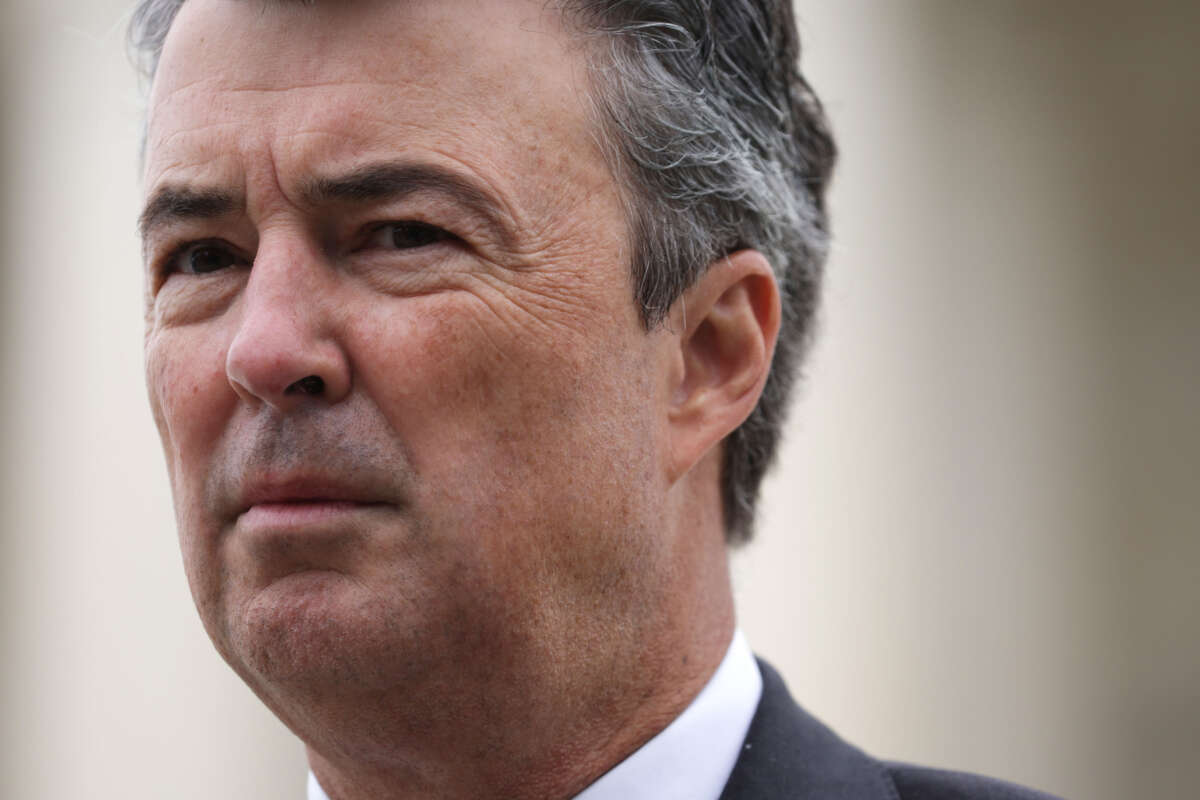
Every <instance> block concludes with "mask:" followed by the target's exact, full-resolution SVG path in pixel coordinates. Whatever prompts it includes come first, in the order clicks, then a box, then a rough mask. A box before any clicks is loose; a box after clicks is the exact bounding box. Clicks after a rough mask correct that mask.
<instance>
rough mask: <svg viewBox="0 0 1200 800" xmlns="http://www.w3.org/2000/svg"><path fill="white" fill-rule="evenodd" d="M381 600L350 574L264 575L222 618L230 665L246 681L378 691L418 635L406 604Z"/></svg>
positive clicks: (389, 682)
mask: <svg viewBox="0 0 1200 800" xmlns="http://www.w3.org/2000/svg"><path fill="white" fill-rule="evenodd" d="M385 605H386V604H385V603H384V602H383V601H382V600H381V599H380V598H379V597H378V596H376V595H374V594H373V593H371V592H369V591H368V589H367V588H366V587H365V586H363V585H362V584H361V583H359V582H358V581H356V580H354V579H353V578H350V577H348V576H346V575H344V574H342V573H339V572H335V571H330V570H316V569H314V570H304V571H299V572H294V573H291V574H289V575H286V576H283V577H280V578H277V579H275V580H273V581H271V582H270V583H269V584H268V585H267V586H265V587H263V588H262V589H259V590H258V591H257V592H256V593H255V594H254V596H253V597H252V598H250V600H249V601H248V602H247V603H245V604H244V605H242V607H241V613H239V614H235V615H233V618H232V619H230V620H229V621H228V627H227V631H228V641H227V645H228V647H225V648H220V649H221V650H222V653H223V654H224V655H225V658H226V660H227V661H229V663H230V665H231V666H232V667H233V668H234V669H235V670H236V671H237V672H239V673H240V674H242V676H243V678H246V679H247V680H248V682H250V683H251V685H252V686H255V685H257V686H261V687H262V688H264V689H266V690H267V691H270V690H271V688H272V687H273V688H275V689H285V688H291V689H294V690H299V691H304V690H311V691H319V692H323V693H325V692H330V693H336V692H341V691H346V692H361V691H378V690H382V689H385V688H388V687H389V686H394V685H395V683H396V681H397V680H403V679H404V677H403V675H402V674H401V673H403V672H404V671H405V669H406V667H411V665H412V664H413V655H414V645H415V644H416V640H418V639H420V638H421V637H419V636H413V632H412V631H405V629H404V628H405V626H404V625H403V623H402V620H404V619H406V618H411V616H410V614H408V613H405V612H406V611H410V610H409V609H398V608H386V607H384V606H385Z"/></svg>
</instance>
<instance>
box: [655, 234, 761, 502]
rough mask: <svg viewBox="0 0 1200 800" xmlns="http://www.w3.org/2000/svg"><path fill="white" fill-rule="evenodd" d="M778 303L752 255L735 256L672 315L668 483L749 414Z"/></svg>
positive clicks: (713, 268) (718, 265)
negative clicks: (675, 338)
mask: <svg viewBox="0 0 1200 800" xmlns="http://www.w3.org/2000/svg"><path fill="white" fill-rule="evenodd" d="M779 303H780V301H779V287H778V285H777V284H776V283H775V275H774V273H773V272H772V271H771V265H770V264H768V263H767V260H766V259H765V258H764V257H763V255H762V254H761V253H759V252H758V251H757V250H739V251H737V252H736V253H733V254H731V255H729V256H726V257H724V258H722V259H720V260H719V261H715V262H713V263H712V264H711V265H709V267H708V270H707V271H706V272H705V273H704V274H703V275H702V276H701V277H700V279H699V280H698V281H696V283H695V284H694V285H693V286H692V287H691V288H689V289H688V290H687V291H686V292H684V294H683V296H682V297H680V299H679V300H677V301H676V302H675V305H674V306H673V307H672V309H671V324H672V329H673V330H676V331H679V334H678V343H677V344H678V348H679V350H678V353H677V354H676V355H675V358H674V362H675V367H674V369H673V370H672V375H671V380H672V385H671V403H670V419H669V421H670V430H671V464H670V479H671V481H672V482H674V481H676V480H678V479H679V477H680V476H682V475H683V474H684V473H686V472H687V471H688V470H690V469H691V468H692V467H693V466H695V464H696V463H697V462H698V461H700V459H701V458H703V457H704V455H705V454H706V453H708V452H709V451H710V450H711V449H712V448H713V447H715V446H716V445H718V444H719V443H720V442H721V440H722V439H724V438H725V437H726V436H727V435H728V434H729V433H731V432H732V431H733V430H734V429H735V428H737V427H738V426H739V425H741V424H742V422H743V421H745V419H746V417H748V416H750V412H751V411H753V410H754V406H755V404H756V403H757V402H758V397H759V395H760V394H762V390H763V386H764V384H765V383H766V380H767V373H768V372H769V371H770V368H771V356H772V355H773V354H774V352H775V339H776V337H777V336H778V335H779V315H780V305H779Z"/></svg>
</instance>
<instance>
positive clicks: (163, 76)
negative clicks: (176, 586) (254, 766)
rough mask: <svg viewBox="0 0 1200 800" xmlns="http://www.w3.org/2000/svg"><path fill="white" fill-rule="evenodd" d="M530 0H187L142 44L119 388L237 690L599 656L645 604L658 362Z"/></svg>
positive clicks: (662, 366) (563, 63)
mask: <svg viewBox="0 0 1200 800" xmlns="http://www.w3.org/2000/svg"><path fill="white" fill-rule="evenodd" d="M544 5H545V4H544V3H542V2H541V0H511V1H510V2H488V3H477V2H473V1H472V0H461V1H460V0H422V1H420V2H403V3H397V2H356V3H318V4H316V5H315V6H306V5H301V4H292V3H269V4H264V3H258V2H249V1H248V0H188V2H187V3H186V4H185V5H184V7H183V9H182V11H181V12H180V15H179V18H178V19H177V20H176V23H175V25H174V27H173V29H172V33H171V35H170V38H169V39H168V42H167V46H166V48H165V52H164V56H163V59H162V62H161V66H160V71H159V75H158V78H157V82H156V86H155V91H154V95H153V99H152V107H151V119H150V128H149V138H148V151H147V166H146V173H145V191H146V196H147V200H148V207H147V208H148V210H147V213H146V215H145V217H144V223H145V225H146V254H147V287H148V291H147V297H148V301H147V302H148V309H147V337H146V375H147V383H148V386H149V394H150V400H151V405H152V408H153V411H154V414H155V418H156V421H157V424H158V427H159V431H160V433H161V435H162V439H163V444H164V448H165V451H166V456H167V462H168V468H169V470H170V475H171V480H172V485H173V490H174V496H175V504H176V512H177V517H178V522H179V532H180V538H181V543H182V549H183V555H184V562H185V566H186V570H187V574H188V579H189V582H190V584H191V587H192V592H193V594H194V596H195V599H196V603H197V606H198V607H199V610H200V613H201V616H202V618H203V620H204V623H205V626H206V628H207V629H208V632H209V634H210V635H211V636H212V638H213V640H214V642H215V643H216V645H217V647H218V649H219V650H220V651H221V652H222V654H223V655H224V656H225V658H226V659H227V660H229V661H230V663H231V664H232V665H233V666H234V668H235V669H237V670H238V671H239V672H240V673H241V674H242V675H243V677H245V678H246V679H247V680H248V681H249V682H250V683H251V685H252V686H254V687H255V688H256V689H257V690H258V691H259V692H260V693H262V694H264V696H266V698H267V699H268V701H269V702H270V696H271V694H272V692H273V689H271V688H270V687H271V686H279V685H292V686H311V687H316V686H319V685H320V686H326V685H328V684H329V682H330V681H331V680H336V681H338V682H340V683H341V684H343V685H345V686H347V687H350V686H354V687H370V688H375V689H381V690H382V689H386V688H387V687H389V686H391V685H393V684H394V682H395V681H397V680H401V679H403V680H407V681H410V682H414V683H415V685H418V686H419V685H421V681H424V682H425V683H426V684H429V685H432V684H433V682H435V681H436V680H438V678H437V677H436V676H437V675H438V674H440V673H439V670H440V669H442V668H444V667H445V665H446V664H448V663H454V664H455V665H456V667H455V668H456V669H457V670H458V673H459V674H461V673H462V672H463V671H464V670H466V671H470V670H475V671H477V672H478V677H480V679H481V680H485V679H487V677H488V676H491V675H493V674H494V675H496V677H497V680H499V681H510V682H511V681H513V678H514V675H517V676H519V675H520V674H521V673H522V670H524V669H525V668H526V667H527V666H528V664H531V663H537V662H539V660H540V661H541V663H545V662H546V661H547V660H548V659H554V658H557V659H558V660H559V661H561V660H562V659H563V658H568V659H569V658H571V656H570V655H569V654H570V653H572V652H575V651H578V652H579V659H580V660H581V662H582V663H587V664H589V668H595V669H604V668H606V667H607V666H611V665H610V664H609V662H608V659H609V658H616V657H619V654H620V652H621V651H622V647H621V644H620V641H624V640H625V639H632V638H635V637H636V635H637V631H636V628H637V624H638V623H637V619H638V617H639V614H640V613H641V611H640V609H639V607H638V606H639V603H640V602H644V601H646V600H647V598H649V597H650V596H651V595H652V594H653V592H655V591H656V589H655V583H656V582H655V581H654V580H653V579H652V576H653V575H654V573H655V572H656V571H658V570H659V569H660V568H661V566H662V564H661V562H662V557H661V548H660V545H659V544H658V543H657V540H656V537H655V536H654V535H653V534H652V532H654V531H656V530H658V529H659V528H660V526H661V520H660V518H659V515H660V513H661V512H660V510H659V509H660V507H661V499H662V497H663V493H664V492H665V491H666V488H665V486H664V478H663V474H664V470H663V468H662V463H663V459H664V458H665V455H664V451H665V450H666V447H665V446H664V444H663V443H664V439H665V435H666V434H665V432H664V423H663V422H662V421H661V417H662V413H661V412H662V409H663V408H664V407H665V404H666V403H668V402H669V398H668V394H669V392H668V388H667V382H666V379H665V376H664V375H665V372H666V370H667V367H666V364H667V362H668V360H669V356H668V348H667V347H666V345H665V341H666V339H665V336H664V335H663V334H659V333H652V334H647V333H646V332H645V331H644V330H643V329H642V326H641V325H640V323H639V321H638V316H637V312H636V310H635V307H634V305H633V302H632V297H633V290H632V288H631V286H630V278H629V270H628V247H627V240H626V236H627V227H626V225H625V223H624V220H623V216H622V212H621V206H620V201H619V198H618V193H617V189H616V186H615V183H614V181H613V178H612V176H611V174H610V172H609V171H608V169H606V167H605V164H604V162H603V159H602V157H601V154H600V152H599V150H598V147H597V145H596V142H595V138H594V127H593V125H592V124H591V123H590V121H589V119H588V118H587V115H586V113H585V108H586V100H585V97H584V96H583V89H582V87H583V85H584V80H583V76H582V74H581V63H582V60H581V56H580V54H579V53H578V52H576V51H573V50H571V49H570V48H571V45H570V40H569V39H568V37H567V36H566V35H565V33H564V32H563V31H562V30H561V29H560V28H559V27H558V26H559V24H560V23H559V22H558V20H557V19H556V18H555V17H554V16H553V15H551V14H550V13H549V12H546V11H544V10H543V7H544ZM306 379H307V380H306ZM651 607H653V606H652V605H651ZM584 634H586V635H584ZM601 652H603V653H608V654H609V656H608V657H607V658H603V659H602V658H599V657H598V656H597V654H598V653H601ZM564 654H568V655H566V656H564ZM613 654H617V655H613ZM506 673H507V674H506ZM518 680H519V677H518Z"/></svg>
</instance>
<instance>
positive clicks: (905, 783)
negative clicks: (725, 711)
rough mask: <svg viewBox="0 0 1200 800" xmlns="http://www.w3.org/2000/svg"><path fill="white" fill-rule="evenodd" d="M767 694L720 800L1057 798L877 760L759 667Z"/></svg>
mask: <svg viewBox="0 0 1200 800" xmlns="http://www.w3.org/2000/svg"><path fill="white" fill-rule="evenodd" d="M758 668H759V671H761V672H762V678H763V693H762V699H761V700H760V701H759V703H758V710H757V711H755V712H754V719H753V720H752V721H751V722H750V731H749V732H748V733H747V734H746V741H745V742H744V743H743V744H742V754H741V756H739V757H738V760H737V763H736V764H735V765H734V767H733V772H732V773H731V774H730V776H729V782H728V783H727V784H726V785H725V791H723V792H722V793H721V798H720V800H1052V798H1051V797H1050V795H1046V794H1041V793H1040V792H1034V791H1030V790H1029V789H1022V788H1021V787H1019V786H1013V785H1012V784H1009V783H1003V782H1001V781H995V780H991V779H989V778H981V777H979V776H977V775H967V774H964V773H960V772H945V771H941V770H934V769H927V768H924V767H914V766H910V765H907V764H895V763H889V762H883V761H876V760H875V759H873V758H871V757H870V756H868V755H866V754H865V753H863V752H862V751H861V750H859V749H858V748H856V747H853V746H851V745H849V744H846V743H845V742H843V741H842V740H841V739H839V738H838V737H837V736H836V735H835V734H834V733H833V731H831V730H829V729H828V728H826V727H825V726H824V725H822V724H821V723H820V722H818V721H817V720H815V719H813V718H812V717H811V716H809V715H808V714H807V713H805V712H804V710H803V709H801V708H800V706H798V705H796V702H795V701H794V700H792V697H791V695H790V694H788V690H787V687H786V686H785V685H784V683H783V679H782V678H780V677H779V674H778V673H777V672H775V670H773V669H772V668H771V667H770V666H769V665H768V664H766V663H764V662H763V661H761V660H760V661H759V662H758Z"/></svg>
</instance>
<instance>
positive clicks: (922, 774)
mask: <svg viewBox="0 0 1200 800" xmlns="http://www.w3.org/2000/svg"><path fill="white" fill-rule="evenodd" d="M883 767H884V769H885V770H886V771H887V774H888V777H889V778H891V781H892V783H893V784H894V785H895V787H896V795H897V797H899V798H900V800H1054V798H1053V796H1052V795H1048V794H1045V793H1043V792H1038V791H1034V790H1033V789H1027V788H1025V787H1024V786H1017V785H1016V784H1014V783H1008V782H1007V781H1001V780H996V779H995V778H985V777H983V776H982V775H973V774H971V773H968V772H954V771H951V770H944V769H931V768H929V767H919V766H915V765H913V764H900V763H896V762H884V763H883Z"/></svg>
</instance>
